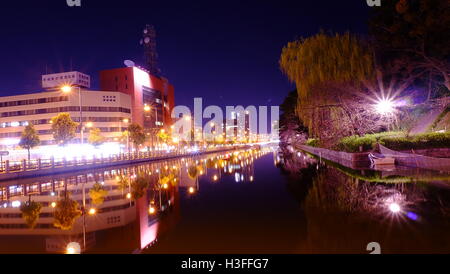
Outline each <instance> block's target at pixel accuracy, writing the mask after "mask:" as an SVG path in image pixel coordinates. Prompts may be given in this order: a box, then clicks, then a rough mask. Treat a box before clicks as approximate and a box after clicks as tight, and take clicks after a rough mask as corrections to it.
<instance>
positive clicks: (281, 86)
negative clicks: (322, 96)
mask: <svg viewBox="0 0 450 274" xmlns="http://www.w3.org/2000/svg"><path fill="white" fill-rule="evenodd" d="M369 9H370V8H368V7H367V5H366V1H365V0H342V1H330V0H312V1H310V0H296V1H282V0H274V1H266V0H259V1H245V0H241V1H235V0H228V1H221V0H210V1H201V0H191V1H186V0H184V1H171V0H159V1H153V0H147V1H139V0H123V1H122V0H114V1H103V0H82V7H79V8H78V7H72V8H70V7H68V6H67V5H66V0H33V1H3V2H2V3H1V7H0V11H1V16H0V37H1V38H0V60H1V64H2V65H1V69H0V72H1V73H0V95H1V96H4V95H13V94H21V93H28V92H32V91H38V90H40V75H41V74H43V73H45V72H46V67H47V68H48V71H49V72H59V71H61V70H69V69H70V63H71V62H70V60H72V64H73V69H74V70H79V71H82V72H85V73H88V74H90V75H91V76H92V77H93V80H94V81H93V88H98V71H99V70H102V69H109V68H116V67H121V66H123V60H125V59H132V60H134V61H135V62H136V63H138V64H139V63H142V57H143V56H142V55H143V54H142V50H141V48H140V46H139V43H138V41H139V39H140V36H141V31H142V29H143V27H144V26H145V24H147V23H149V24H153V25H154V26H155V28H156V31H157V50H158V53H159V64H160V68H161V69H162V72H163V74H164V76H166V77H167V78H168V79H169V80H170V81H171V82H172V83H173V84H174V86H175V93H176V104H185V105H192V104H193V97H194V96H195V97H197V96H199V97H203V98H204V104H207V105H211V104H217V105H220V106H224V105H238V104H241V105H250V104H252V105H278V104H280V103H281V102H282V100H283V98H284V96H285V95H286V94H287V92H288V91H289V90H291V89H292V88H293V85H291V84H290V83H289V82H288V81H287V79H286V78H285V76H284V75H282V73H281V72H280V70H279V67H278V58H279V56H280V53H281V49H282V47H283V46H284V45H285V44H287V42H289V41H291V40H293V39H295V38H297V37H301V36H309V35H312V34H314V33H316V32H318V31H319V30H320V29H324V30H333V31H339V32H342V31H345V30H350V31H352V32H357V33H365V32H366V22H367V14H368V11H369Z"/></svg>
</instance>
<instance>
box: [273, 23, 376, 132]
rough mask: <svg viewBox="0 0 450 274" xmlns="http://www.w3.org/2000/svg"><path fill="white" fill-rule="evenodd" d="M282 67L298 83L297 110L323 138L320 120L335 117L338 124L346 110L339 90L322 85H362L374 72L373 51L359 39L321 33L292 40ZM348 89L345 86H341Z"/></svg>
mask: <svg viewBox="0 0 450 274" xmlns="http://www.w3.org/2000/svg"><path fill="white" fill-rule="evenodd" d="M280 67H281V70H282V71H283V72H284V73H285V74H286V76H287V77H288V79H289V80H290V81H292V82H294V83H295V84H296V86H297V92H298V102H297V113H298V115H299V118H300V120H301V121H303V122H304V124H305V126H307V127H308V129H309V133H310V134H311V135H313V136H318V137H320V135H321V132H320V130H321V129H320V127H318V126H315V125H317V120H318V119H322V120H323V119H325V120H326V119H331V120H333V121H335V122H332V125H333V126H336V127H338V124H339V123H340V122H342V121H340V119H339V117H342V116H343V115H344V114H343V110H342V107H341V106H340V104H339V102H337V100H336V96H335V93H336V91H335V90H333V89H329V88H318V87H323V85H328V84H330V83H333V86H335V85H344V86H345V85H348V86H352V87H358V86H360V85H362V83H363V82H365V81H367V80H368V79H370V78H372V75H373V74H374V73H373V72H374V64H373V54H372V51H371V50H370V48H369V47H368V46H367V45H366V44H365V43H364V42H363V41H362V40H361V39H359V38H357V37H355V36H352V35H350V34H349V33H345V34H327V33H324V32H321V33H319V34H317V35H314V36H312V37H308V38H302V39H300V40H297V41H293V42H290V43H288V45H287V46H286V47H284V48H283V50H282V53H281V58H280ZM340 90H341V91H342V92H345V89H340Z"/></svg>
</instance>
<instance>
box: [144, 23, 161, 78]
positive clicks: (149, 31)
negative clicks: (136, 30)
mask: <svg viewBox="0 0 450 274" xmlns="http://www.w3.org/2000/svg"><path fill="white" fill-rule="evenodd" d="M139 43H140V45H141V46H143V47H144V59H145V68H146V69H147V70H148V71H150V74H153V75H155V76H158V77H159V76H160V75H161V70H160V69H159V68H158V53H156V32H155V28H154V27H153V26H152V25H149V24H147V25H146V26H145V28H144V30H143V33H142V39H141V40H140V41H139Z"/></svg>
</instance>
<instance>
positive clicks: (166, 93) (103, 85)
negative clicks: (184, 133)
mask: <svg viewBox="0 0 450 274" xmlns="http://www.w3.org/2000/svg"><path fill="white" fill-rule="evenodd" d="M100 89H101V90H107V91H112V92H122V93H125V94H128V95H129V96H130V97H131V109H132V111H131V112H132V120H133V122H135V123H138V124H140V125H141V126H143V127H144V129H145V130H146V131H147V132H151V131H155V130H159V129H162V128H164V129H168V128H169V127H170V126H171V125H172V118H171V113H172V109H173V108H174V104H175V99H174V87H173V86H172V85H171V84H170V83H169V82H168V80H167V79H165V78H163V77H156V76H154V75H152V74H150V73H149V72H148V71H146V70H144V69H141V68H138V67H135V66H133V67H125V68H117V69H111V70H103V71H101V72H100Z"/></svg>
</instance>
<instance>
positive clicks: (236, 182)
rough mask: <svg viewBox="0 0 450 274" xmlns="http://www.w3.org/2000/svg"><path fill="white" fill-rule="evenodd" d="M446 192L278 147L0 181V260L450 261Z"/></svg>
mask: <svg viewBox="0 0 450 274" xmlns="http://www.w3.org/2000/svg"><path fill="white" fill-rule="evenodd" d="M449 186H450V175H449V174H447V173H439V172H432V171H426V170H417V169H407V168H400V167H397V168H394V169H386V170H382V171H374V170H351V169H348V168H345V167H342V166H339V165H337V164H335V163H332V162H327V161H324V160H322V159H316V158H314V157H313V156H310V155H307V154H305V153H303V152H301V151H295V150H294V149H292V148H278V147H265V148H258V149H256V148H255V149H248V150H239V151H232V152H222V153H217V154H209V155H203V156H194V157H189V158H179V159H174V160H168V161H161V162H154V163H146V164H139V165H133V166H126V167H113V168H107V169H98V170H90V171H83V172H77V173H70V174H60V175H54V176H47V177H38V178H27V179H21V180H17V181H10V182H0V198H1V199H0V252H1V253H64V252H68V251H69V252H74V251H75V252H76V251H77V248H78V246H79V247H80V248H81V249H82V252H86V253H164V254H167V253H363V254H368V253H370V252H371V251H370V250H369V251H368V250H367V246H368V244H369V243H374V242H375V243H376V244H375V246H379V247H380V251H381V253H449V252H450V235H449V233H448V231H449V228H450V222H449V220H450V219H449V216H450V187H449ZM29 201H32V202H31V203H30V202H29ZM36 204H39V205H40V206H37V207H40V209H39V210H37V212H38V215H39V218H38V219H37V220H35V218H33V216H34V217H35V216H36V215H37V214H36V213H35V214H34V215H33V214H32V212H33V210H31V209H33V207H32V206H30V205H34V209H36ZM83 204H85V207H84V210H82V211H80V210H79V209H83ZM24 205H25V206H24ZM30 208H31V209H30ZM30 212H31V213H30ZM34 212H36V210H35V211H34ZM24 216H25V217H27V216H28V217H29V218H28V219H27V220H25V219H24ZM30 216H31V217H30ZM27 221H28V223H27ZM30 227H33V228H30ZM74 244H75V245H74ZM372 245H373V244H372ZM73 246H75V249H74V248H73ZM68 247H70V248H68ZM84 247H85V248H84Z"/></svg>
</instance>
